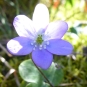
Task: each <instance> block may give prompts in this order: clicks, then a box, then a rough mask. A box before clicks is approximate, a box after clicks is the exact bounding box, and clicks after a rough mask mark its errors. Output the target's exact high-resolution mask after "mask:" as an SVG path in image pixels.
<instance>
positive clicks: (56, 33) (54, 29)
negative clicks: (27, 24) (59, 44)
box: [45, 21, 68, 40]
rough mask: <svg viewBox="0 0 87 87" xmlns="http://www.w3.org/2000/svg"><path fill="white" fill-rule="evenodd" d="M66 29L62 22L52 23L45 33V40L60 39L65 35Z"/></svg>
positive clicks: (64, 23)
mask: <svg viewBox="0 0 87 87" xmlns="http://www.w3.org/2000/svg"><path fill="white" fill-rule="evenodd" d="M67 29H68V25H67V23H66V22H64V21H56V22H52V23H50V24H49V25H48V27H47V29H46V31H45V36H46V37H45V40H50V39H56V38H57V39H61V38H62V37H63V35H64V34H65V33H66V31H67Z"/></svg>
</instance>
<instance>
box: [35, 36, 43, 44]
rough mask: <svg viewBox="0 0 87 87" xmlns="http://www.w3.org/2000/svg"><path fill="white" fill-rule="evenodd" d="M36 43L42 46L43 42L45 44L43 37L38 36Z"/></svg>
mask: <svg viewBox="0 0 87 87" xmlns="http://www.w3.org/2000/svg"><path fill="white" fill-rule="evenodd" d="M36 42H37V44H39V45H40V44H42V42H43V39H42V35H38V37H37V39H36Z"/></svg>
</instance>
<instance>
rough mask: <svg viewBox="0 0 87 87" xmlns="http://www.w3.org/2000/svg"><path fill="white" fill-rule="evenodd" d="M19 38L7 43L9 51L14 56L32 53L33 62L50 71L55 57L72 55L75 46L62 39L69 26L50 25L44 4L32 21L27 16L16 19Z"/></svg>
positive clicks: (61, 23)
mask: <svg viewBox="0 0 87 87" xmlns="http://www.w3.org/2000/svg"><path fill="white" fill-rule="evenodd" d="M13 26H14V27H15V30H16V32H17V33H18V35H19V36H18V37H15V38H13V39H11V40H10V41H9V42H8V43H7V49H8V51H9V52H10V53H11V54H13V55H27V54H30V53H31V52H32V60H33V61H34V63H35V64H36V65H37V66H39V67H41V68H42V69H48V68H49V67H50V65H51V63H52V61H53V55H52V54H56V55H68V54H71V52H72V50H73V46H72V45H71V44H70V43H69V42H67V41H65V40H62V39H61V38H62V37H63V35H64V34H65V33H66V31H67V29H68V25H67V23H66V22H64V21H56V22H51V23H49V11H48V9H47V7H46V6H45V5H44V4H38V5H37V6H36V7H35V10H34V13H33V18H32V20H31V19H29V18H28V17H27V16H25V15H18V16H16V17H15V18H14V21H13Z"/></svg>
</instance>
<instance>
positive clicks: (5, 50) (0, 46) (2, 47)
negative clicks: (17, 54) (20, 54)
mask: <svg viewBox="0 0 87 87" xmlns="http://www.w3.org/2000/svg"><path fill="white" fill-rule="evenodd" d="M0 48H1V49H2V50H3V51H4V52H5V53H6V54H7V55H8V56H9V57H12V55H11V54H10V53H9V52H8V51H7V49H6V48H5V47H4V46H3V45H2V44H1V43H0Z"/></svg>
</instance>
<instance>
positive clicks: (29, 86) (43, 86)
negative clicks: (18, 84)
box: [26, 83, 50, 87]
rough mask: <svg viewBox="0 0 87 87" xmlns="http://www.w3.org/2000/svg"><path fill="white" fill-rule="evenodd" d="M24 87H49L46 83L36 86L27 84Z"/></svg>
mask: <svg viewBox="0 0 87 87" xmlns="http://www.w3.org/2000/svg"><path fill="white" fill-rule="evenodd" d="M26 87H50V86H49V84H47V83H42V84H38V83H37V84H36V83H29V84H28V85H27V86H26Z"/></svg>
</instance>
